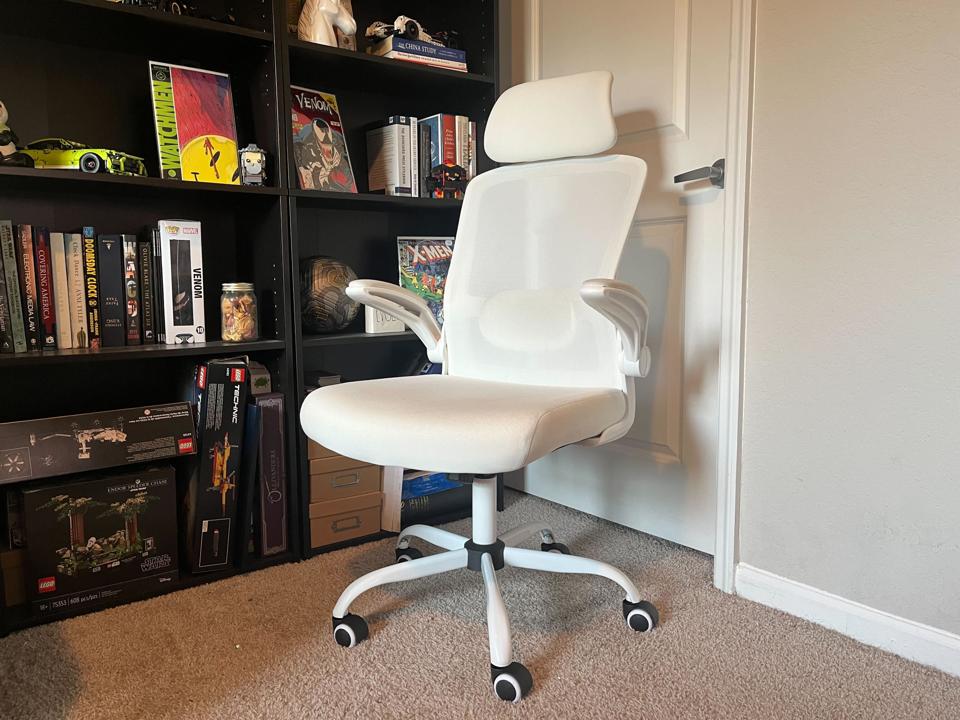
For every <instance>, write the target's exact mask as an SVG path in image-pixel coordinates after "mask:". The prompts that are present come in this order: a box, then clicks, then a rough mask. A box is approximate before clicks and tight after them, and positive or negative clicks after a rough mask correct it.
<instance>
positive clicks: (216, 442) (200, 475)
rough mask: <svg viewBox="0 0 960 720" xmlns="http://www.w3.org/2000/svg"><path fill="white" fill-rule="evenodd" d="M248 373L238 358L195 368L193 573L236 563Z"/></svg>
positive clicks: (190, 507) (190, 491)
mask: <svg viewBox="0 0 960 720" xmlns="http://www.w3.org/2000/svg"><path fill="white" fill-rule="evenodd" d="M247 374H248V370H247V364H246V360H244V359H238V358H234V359H224V360H211V361H210V362H207V363H204V364H202V365H199V366H198V367H197V370H196V375H195V379H194V387H193V389H192V393H193V395H194V398H193V399H194V400H195V401H196V411H197V444H198V448H197V456H196V458H195V459H194V461H193V462H192V463H190V472H189V477H188V481H187V487H186V492H185V495H184V501H183V503H184V511H185V512H184V515H185V517H184V527H185V529H186V536H187V557H188V561H189V565H190V569H191V570H192V571H193V572H207V571H210V570H220V569H223V568H225V567H228V566H229V565H230V563H231V561H232V559H233V558H232V547H233V544H234V539H233V533H234V532H235V531H236V530H235V525H236V520H237V484H238V483H237V479H238V477H239V471H240V458H241V457H242V447H241V446H242V443H243V430H244V421H245V411H246V403H247Z"/></svg>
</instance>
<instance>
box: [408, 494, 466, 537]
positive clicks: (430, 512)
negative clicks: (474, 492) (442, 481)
mask: <svg viewBox="0 0 960 720" xmlns="http://www.w3.org/2000/svg"><path fill="white" fill-rule="evenodd" d="M470 492H471V490H470V486H469V485H463V486H461V487H458V488H453V489H451V490H444V491H442V492H438V493H433V494H432V495H421V496H420V497H415V498H410V499H408V500H402V501H401V503H400V525H401V526H402V527H407V526H408V525H412V524H416V523H420V522H428V521H429V519H430V518H431V517H437V516H439V515H447V514H449V513H454V512H457V511H460V510H469V509H470Z"/></svg>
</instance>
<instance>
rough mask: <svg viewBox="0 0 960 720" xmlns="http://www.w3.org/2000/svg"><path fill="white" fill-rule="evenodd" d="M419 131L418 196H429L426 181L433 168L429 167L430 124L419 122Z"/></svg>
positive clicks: (428, 186)
mask: <svg viewBox="0 0 960 720" xmlns="http://www.w3.org/2000/svg"><path fill="white" fill-rule="evenodd" d="M419 131H420V133H419V134H420V158H419V160H420V197H430V184H429V182H428V180H429V178H430V171H431V170H432V169H433V168H432V167H430V152H431V150H430V142H431V141H430V136H431V131H430V125H429V124H428V123H426V122H421V123H420V125H419Z"/></svg>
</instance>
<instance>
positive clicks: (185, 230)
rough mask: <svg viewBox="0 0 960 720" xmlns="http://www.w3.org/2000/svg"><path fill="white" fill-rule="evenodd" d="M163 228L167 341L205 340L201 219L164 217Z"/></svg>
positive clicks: (181, 343) (161, 229)
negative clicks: (166, 218) (196, 220)
mask: <svg viewBox="0 0 960 720" xmlns="http://www.w3.org/2000/svg"><path fill="white" fill-rule="evenodd" d="M159 228H160V262H161V278H162V282H163V300H162V302H163V320H164V322H163V325H164V338H165V340H164V342H166V344H167V345H183V344H185V343H195V342H203V341H204V339H205V337H206V335H205V325H204V310H203V247H202V238H201V232H200V223H199V222H194V221H191V220H161V221H160V223H159Z"/></svg>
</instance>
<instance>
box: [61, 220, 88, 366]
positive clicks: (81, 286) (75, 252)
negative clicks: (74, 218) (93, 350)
mask: <svg viewBox="0 0 960 720" xmlns="http://www.w3.org/2000/svg"><path fill="white" fill-rule="evenodd" d="M64 240H65V242H66V246H67V261H66V266H67V287H68V294H69V296H70V329H71V331H72V333H73V347H75V348H85V347H89V340H88V334H87V291H86V284H85V279H84V272H83V236H82V235H80V233H67V234H66V235H65V237H64Z"/></svg>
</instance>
